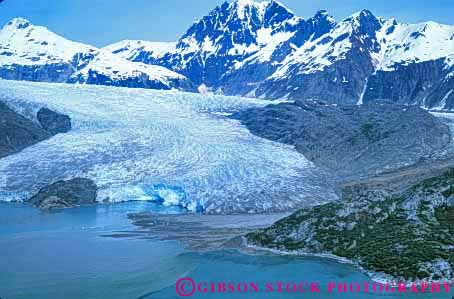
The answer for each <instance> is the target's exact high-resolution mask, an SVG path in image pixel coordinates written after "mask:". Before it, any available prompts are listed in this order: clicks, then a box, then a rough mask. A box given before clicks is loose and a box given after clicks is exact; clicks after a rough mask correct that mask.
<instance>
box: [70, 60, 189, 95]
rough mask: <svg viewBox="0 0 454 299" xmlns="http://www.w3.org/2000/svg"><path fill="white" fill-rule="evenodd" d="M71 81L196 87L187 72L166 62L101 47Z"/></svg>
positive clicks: (121, 84)
mask: <svg viewBox="0 0 454 299" xmlns="http://www.w3.org/2000/svg"><path fill="white" fill-rule="evenodd" d="M68 82H69V83H87V84H97V85H109V86H120V87H141V88H150V89H164V90H169V89H173V88H176V89H181V90H187V91H191V90H195V89H194V86H193V85H192V84H191V82H190V81H189V80H188V79H187V78H186V77H184V76H183V75H180V74H177V73H175V72H173V71H171V70H169V69H166V68H164V67H162V66H156V65H147V64H143V63H138V62H131V61H128V60H126V59H123V58H120V57H117V56H115V55H113V54H111V53H108V52H105V51H100V52H99V53H98V54H97V55H96V57H95V58H93V60H91V61H90V62H89V63H88V64H87V65H86V66H85V67H84V68H83V69H81V70H80V71H78V72H76V73H74V74H73V75H72V76H71V77H70V78H69V79H68Z"/></svg>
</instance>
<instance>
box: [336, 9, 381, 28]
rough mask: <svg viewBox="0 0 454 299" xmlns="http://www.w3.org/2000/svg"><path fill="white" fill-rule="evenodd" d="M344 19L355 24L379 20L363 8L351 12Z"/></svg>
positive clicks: (377, 21)
mask: <svg viewBox="0 0 454 299" xmlns="http://www.w3.org/2000/svg"><path fill="white" fill-rule="evenodd" d="M345 21H350V22H354V23H355V24H356V25H364V24H368V23H369V24H370V23H379V22H380V20H379V18H377V17H376V16H375V15H374V14H373V13H372V12H371V11H370V10H367V9H363V10H360V11H358V12H356V13H354V14H352V15H351V16H350V17H349V18H347V19H346V20H345Z"/></svg>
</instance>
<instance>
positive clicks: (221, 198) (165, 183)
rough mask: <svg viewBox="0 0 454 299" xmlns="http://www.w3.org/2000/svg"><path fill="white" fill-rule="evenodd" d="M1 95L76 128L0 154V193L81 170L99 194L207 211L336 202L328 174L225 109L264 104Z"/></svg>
mask: <svg viewBox="0 0 454 299" xmlns="http://www.w3.org/2000/svg"><path fill="white" fill-rule="evenodd" d="M0 99H1V100H3V101H5V102H6V103H7V104H8V105H9V106H11V107H12V108H13V109H14V110H16V111H17V112H19V113H21V114H23V115H25V116H27V117H28V118H30V119H36V113H37V111H38V110H39V109H40V108H42V107H48V108H49V109H52V110H55V111H57V112H60V113H65V114H67V115H69V116H70V117H71V119H72V123H73V130H72V131H71V132H69V133H66V134H59V135H57V136H55V137H53V138H51V139H49V140H47V141H44V142H41V143H39V144H36V145H34V146H32V147H29V148H27V149H25V150H24V151H22V152H20V153H18V154H15V155H12V156H9V157H7V158H4V159H1V160H0V200H4V201H11V200H14V199H16V200H25V199H27V198H28V197H29V196H30V195H31V194H32V193H33V192H36V191H37V190H38V189H39V188H40V187H43V186H44V185H47V184H49V183H52V182H55V181H58V180H61V179H70V178H73V177H76V176H83V177H87V178H91V179H93V180H94V181H95V182H96V183H97V185H98V186H99V187H100V192H99V194H98V195H99V196H98V198H99V200H100V201H111V202H117V201H127V200H156V199H160V200H164V204H166V205H180V206H183V207H187V208H189V209H190V210H196V209H197V208H198V207H202V208H203V209H204V210H205V211H207V212H210V213H225V212H261V211H266V210H268V211H279V210H287V209H289V208H294V207H301V206H304V205H307V204H313V203H316V202H322V201H329V200H332V199H334V198H335V197H336V196H335V195H334V192H333V188H332V182H331V179H330V178H329V177H327V176H325V175H323V174H322V173H320V172H319V171H318V170H317V169H316V168H315V167H314V165H313V164H312V163H311V162H309V161H308V160H307V159H305V158H304V156H302V155H301V154H299V153H297V152H296V151H295V150H294V149H293V148H292V147H290V146H287V145H283V144H279V143H275V142H272V141H268V140H265V139H261V138H258V137H256V136H253V135H252V134H250V133H249V132H248V130H247V129H246V128H244V127H243V126H241V125H240V124H239V123H238V122H237V121H235V120H231V119H229V118H227V117H226V116H225V114H228V113H231V112H234V111H238V110H239V109H244V108H247V107H253V106H263V105H267V104H270V102H267V101H263V100H255V99H245V98H237V97H223V96H214V95H206V96H203V95H199V94H190V93H181V92H168V91H153V90H143V89H127V88H112V87H101V86H85V85H65V84H47V83H26V82H13V81H3V80H0Z"/></svg>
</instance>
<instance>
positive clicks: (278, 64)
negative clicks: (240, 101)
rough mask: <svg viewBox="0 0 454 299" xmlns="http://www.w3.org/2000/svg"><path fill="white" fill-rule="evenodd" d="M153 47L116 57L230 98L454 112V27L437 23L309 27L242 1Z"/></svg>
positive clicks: (280, 9) (321, 21)
mask: <svg viewBox="0 0 454 299" xmlns="http://www.w3.org/2000/svg"><path fill="white" fill-rule="evenodd" d="M144 43H146V42H140V41H125V42H120V43H117V44H115V45H112V46H109V47H107V48H106V49H108V50H109V51H111V52H113V53H117V54H119V55H122V56H123V57H125V56H124V54H125V53H124V49H125V48H127V53H130V55H127V57H126V58H128V59H130V60H131V61H136V62H143V63H149V64H154V65H162V66H165V67H167V68H169V69H172V70H174V71H176V72H179V73H181V74H184V75H185V76H187V77H188V78H189V79H191V80H192V81H193V82H194V83H195V84H196V85H200V84H204V85H206V86H207V87H208V88H209V90H211V91H214V92H219V93H223V94H226V95H241V96H250V97H259V98H267V99H289V100H294V99H318V100H323V101H326V102H329V103H336V104H361V103H363V102H368V101H372V100H387V101H392V102H397V103H400V104H412V105H414V104H416V105H419V106H423V107H425V108H430V109H439V110H442V109H447V110H450V109H452V108H454V107H453V106H454V103H453V102H454V93H453V92H452V90H453V89H454V81H453V74H454V59H453V57H454V56H453V55H454V26H449V25H442V24H438V23H435V22H425V23H420V24H404V23H399V22H398V21H397V20H395V19H389V20H386V19H383V18H379V17H376V16H375V15H373V13H372V12H370V11H368V10H362V11H360V12H357V13H355V14H353V15H352V16H351V17H349V18H347V19H345V20H343V21H341V22H336V21H335V20H334V18H333V17H332V16H330V15H329V13H328V12H326V11H319V12H318V13H317V14H316V15H315V16H314V17H311V18H309V19H303V18H300V17H298V16H296V15H295V14H294V13H293V12H291V11H290V10H289V9H288V8H286V7H285V6H284V5H282V4H281V3H279V2H277V1H273V0H270V1H265V2H255V1H252V0H237V1H233V2H224V3H223V4H222V5H220V6H218V7H216V8H215V9H214V10H212V11H211V12H210V13H209V14H208V15H207V16H205V17H203V18H202V19H201V20H199V21H198V22H196V23H195V24H194V25H192V26H191V27H190V28H189V29H188V30H187V31H186V33H184V34H183V35H182V37H181V38H180V39H179V40H178V41H177V42H176V43H175V44H173V45H171V46H169V45H168V47H163V46H162V44H161V45H153V44H150V43H148V45H147V46H146V47H144V45H143V44H144ZM134 44H136V46H134ZM166 51H167V53H166Z"/></svg>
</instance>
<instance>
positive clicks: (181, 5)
mask: <svg viewBox="0 0 454 299" xmlns="http://www.w3.org/2000/svg"><path fill="white" fill-rule="evenodd" d="M223 1H224V0H3V1H2V0H0V24H1V26H3V24H5V23H7V22H8V21H9V20H10V19H11V18H13V17H23V18H26V19H28V20H30V21H31V22H32V23H34V24H37V25H43V26H46V27H48V28H49V29H51V30H52V31H54V32H56V33H58V34H60V35H63V36H65V37H66V38H69V39H72V40H75V41H80V42H84V43H87V44H91V45H95V46H98V47H100V46H105V45H108V44H110V43H113V42H117V41H120V40H123V39H143V40H151V41H175V40H177V39H178V37H179V36H180V35H182V34H183V33H184V31H185V30H186V29H188V28H189V26H190V25H191V24H192V23H193V22H194V21H196V20H197V19H199V18H201V17H203V16H204V15H206V14H207V13H208V12H209V11H210V10H212V9H213V8H214V7H215V6H217V5H219V4H221V3H222V2H223ZM280 2H281V3H283V4H284V5H286V6H287V7H288V8H289V9H291V10H292V11H293V12H294V13H295V14H296V15H298V16H301V17H305V18H309V17H311V16H313V15H314V14H315V12H316V11H318V10H320V9H326V10H328V11H329V12H330V13H331V14H332V15H333V16H334V17H335V18H336V19H337V20H342V19H344V18H346V17H348V16H349V15H351V14H352V13H354V12H356V11H358V10H361V9H364V8H366V9H369V10H371V11H372V12H373V13H374V14H375V15H376V16H382V17H386V18H390V17H395V18H397V19H398V20H399V21H401V22H406V23H416V22H421V21H428V20H432V21H436V22H440V23H445V24H454V18H453V17H452V12H454V0H432V1H427V0H280Z"/></svg>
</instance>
